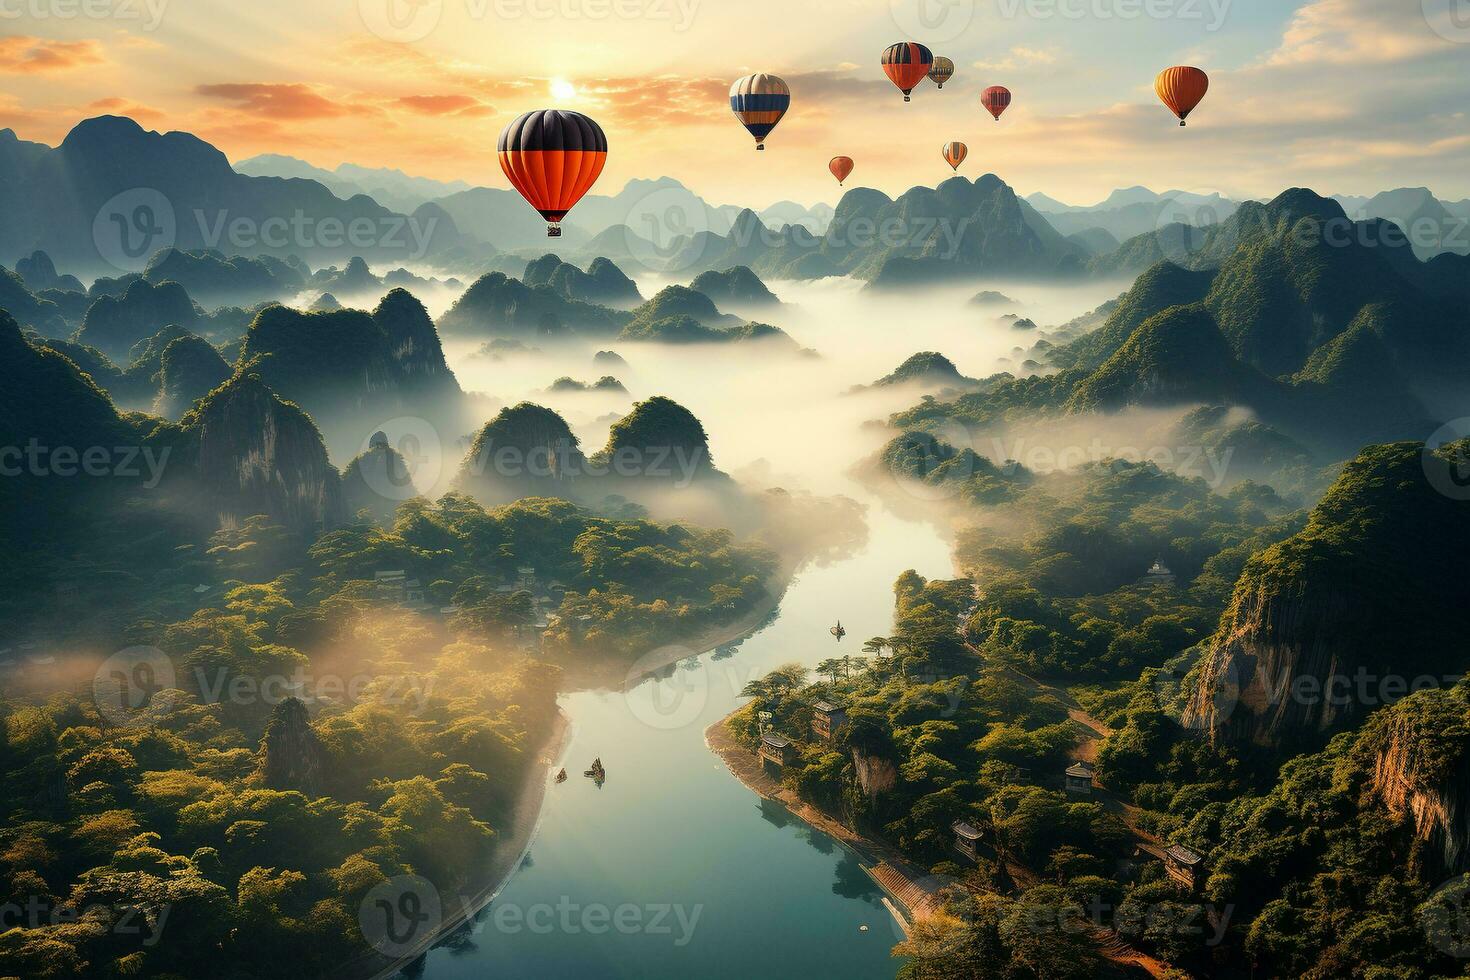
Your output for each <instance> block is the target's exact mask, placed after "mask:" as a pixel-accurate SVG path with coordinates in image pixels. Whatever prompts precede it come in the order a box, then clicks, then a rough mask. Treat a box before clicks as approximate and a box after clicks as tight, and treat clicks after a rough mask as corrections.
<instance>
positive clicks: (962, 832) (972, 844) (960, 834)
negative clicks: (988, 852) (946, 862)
mask: <svg viewBox="0 0 1470 980" xmlns="http://www.w3.org/2000/svg"><path fill="white" fill-rule="evenodd" d="M949 829H950V830H953V831H954V849H955V850H956V851H959V852H960V853H961V854H963V855H964V856H965V857H967V858H969V859H970V860H971V861H977V862H978V861H979V860H980V852H979V846H980V831H978V830H976V829H975V827H974V826H973V825H972V824H969V823H966V822H965V821H963V820H956V821H955V822H954V823H953V824H951V825H950V828H949Z"/></svg>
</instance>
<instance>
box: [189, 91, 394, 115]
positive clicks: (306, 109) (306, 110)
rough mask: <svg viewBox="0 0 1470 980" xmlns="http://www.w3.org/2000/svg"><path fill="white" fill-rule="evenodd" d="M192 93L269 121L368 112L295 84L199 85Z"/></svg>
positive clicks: (357, 106) (363, 108) (361, 107)
mask: <svg viewBox="0 0 1470 980" xmlns="http://www.w3.org/2000/svg"><path fill="white" fill-rule="evenodd" d="M194 91H195V92H197V93H198V94H199V95H202V96H204V97H205V98H209V99H221V100H224V101H226V102H233V103H234V104H235V108H236V109H238V110H240V111H242V112H248V113H251V114H253V115H260V116H265V117H267V118H270V119H330V118H333V117H336V116H346V115H353V114H361V113H363V112H364V111H367V110H366V109H365V107H363V106H360V105H350V104H346V103H343V102H337V101H333V100H332V99H329V98H327V97H326V96H324V95H322V94H321V93H320V92H318V91H317V90H316V89H314V88H312V87H311V86H309V85H302V84H300V83H296V82H292V83H286V84H277V83H267V82H227V83H224V84H218V85H200V86H198V87H197V88H196V89H195V90H194Z"/></svg>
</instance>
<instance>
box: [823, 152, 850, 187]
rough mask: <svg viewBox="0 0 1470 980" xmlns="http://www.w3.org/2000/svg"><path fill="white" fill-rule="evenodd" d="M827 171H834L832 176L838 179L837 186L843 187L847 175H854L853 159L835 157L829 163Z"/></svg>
mask: <svg viewBox="0 0 1470 980" xmlns="http://www.w3.org/2000/svg"><path fill="white" fill-rule="evenodd" d="M827 169H828V170H830V171H832V176H833V177H836V178H837V186H838V187H841V186H842V182H843V181H844V180H846V179H847V175H848V174H850V173H852V157H833V158H832V159H831V160H828V161H827Z"/></svg>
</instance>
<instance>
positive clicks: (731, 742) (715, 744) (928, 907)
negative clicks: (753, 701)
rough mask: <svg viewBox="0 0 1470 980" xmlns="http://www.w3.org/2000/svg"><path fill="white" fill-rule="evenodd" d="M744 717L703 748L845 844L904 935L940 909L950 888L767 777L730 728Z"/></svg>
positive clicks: (722, 727) (707, 737) (755, 789)
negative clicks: (893, 910)
mask: <svg viewBox="0 0 1470 980" xmlns="http://www.w3.org/2000/svg"><path fill="white" fill-rule="evenodd" d="M739 711H740V709H738V708H737V709H736V710H735V711H732V712H730V714H728V715H726V716H725V717H723V718H721V719H720V720H719V721H717V722H715V723H714V724H713V725H711V726H709V727H708V728H706V729H705V730H704V744H705V745H706V746H708V747H709V750H710V751H711V752H713V753H714V754H715V755H716V756H718V757H719V759H720V761H721V762H723V763H724V764H725V768H726V769H728V770H730V774H731V775H733V776H734V777H735V778H736V779H738V780H739V781H740V782H741V783H742V784H743V785H744V786H745V788H746V789H748V790H750V791H751V792H752V793H755V794H756V795H757V796H760V797H762V798H764V799H767V800H771V801H773V802H775V803H779V804H781V805H782V806H783V807H785V808H786V810H787V811H789V812H790V813H791V815H792V816H794V817H796V818H797V819H798V820H801V821H802V822H803V823H805V824H807V825H808V826H810V827H812V828H814V829H816V830H820V831H821V832H822V833H824V834H827V835H828V836H829V837H832V838H834V839H836V840H838V841H840V842H841V843H842V844H843V845H844V846H845V847H847V849H848V850H850V851H852V852H853V853H854V854H856V855H857V856H858V858H859V860H860V861H861V863H862V866H863V871H864V872H865V873H866V874H867V875H868V877H869V878H871V879H873V882H874V883H875V884H876V885H878V887H879V888H881V889H882V890H883V893H884V895H885V897H886V898H888V899H889V900H890V901H891V902H893V903H894V904H896V905H897V906H898V907H899V909H900V910H901V911H902V913H903V915H902V916H901V917H897V916H896V917H895V918H898V919H899V925H900V926H901V927H902V928H903V929H904V930H905V931H907V929H908V926H909V925H910V924H912V923H913V922H914V921H915V920H918V919H922V918H925V917H927V916H929V915H931V914H932V913H933V912H934V911H935V909H936V908H937V907H938V902H939V890H940V888H941V887H942V886H943V885H944V883H945V882H944V881H943V880H942V879H938V878H936V877H935V876H934V875H930V874H928V873H926V872H924V871H923V870H922V869H920V868H918V867H915V866H914V865H912V864H910V863H909V862H908V860H907V859H905V858H904V856H903V855H902V854H900V853H899V851H898V850H897V849H896V848H894V847H893V846H892V845H890V844H887V843H885V842H884V841H881V840H878V839H876V838H872V837H865V836H863V835H862V834H860V833H858V832H857V831H856V830H853V829H852V828H851V827H849V826H847V825H846V824H844V823H842V822H841V821H840V820H838V819H836V818H835V817H832V816H831V815H829V814H826V813H823V812H822V811H821V810H818V809H817V808H816V807H814V806H812V805H811V804H810V803H808V802H806V801H805V800H803V799H802V798H801V797H800V796H798V795H797V794H796V792H795V790H792V789H789V788H788V787H786V786H783V785H781V783H780V781H778V780H776V779H774V778H772V777H771V776H770V775H769V774H767V772H766V771H765V767H764V766H762V765H761V761H760V757H759V756H758V755H757V754H756V753H754V752H751V751H750V750H749V749H748V748H746V747H745V746H744V745H742V744H740V742H739V741H738V740H737V739H736V738H735V736H734V735H732V734H731V733H730V729H729V728H728V727H727V725H728V723H729V721H730V719H731V718H733V717H734V716H735V715H736V714H737V713H738V712H739Z"/></svg>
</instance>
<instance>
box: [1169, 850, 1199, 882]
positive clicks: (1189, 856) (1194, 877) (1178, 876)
mask: <svg viewBox="0 0 1470 980" xmlns="http://www.w3.org/2000/svg"><path fill="white" fill-rule="evenodd" d="M1164 870H1165V871H1167V872H1168V873H1169V877H1170V878H1173V879H1174V880H1175V881H1177V882H1178V883H1179V884H1181V885H1183V886H1184V887H1185V888H1187V889H1189V890H1190V891H1194V890H1195V889H1197V888H1198V887H1199V883H1200V877H1201V875H1202V873H1203V872H1204V858H1202V857H1200V856H1199V855H1198V854H1196V853H1195V852H1194V851H1191V850H1190V849H1189V848H1187V847H1185V846H1184V845H1183V844H1171V845H1170V846H1168V847H1166V848H1164Z"/></svg>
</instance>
